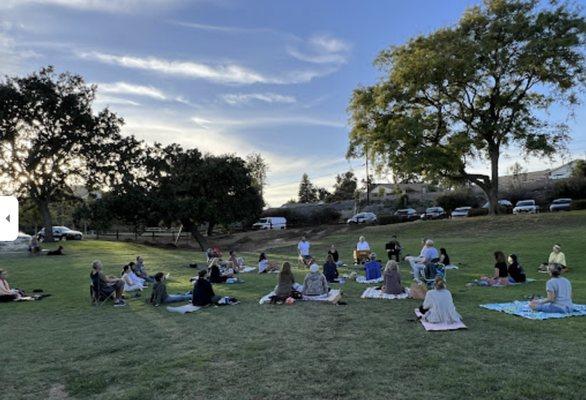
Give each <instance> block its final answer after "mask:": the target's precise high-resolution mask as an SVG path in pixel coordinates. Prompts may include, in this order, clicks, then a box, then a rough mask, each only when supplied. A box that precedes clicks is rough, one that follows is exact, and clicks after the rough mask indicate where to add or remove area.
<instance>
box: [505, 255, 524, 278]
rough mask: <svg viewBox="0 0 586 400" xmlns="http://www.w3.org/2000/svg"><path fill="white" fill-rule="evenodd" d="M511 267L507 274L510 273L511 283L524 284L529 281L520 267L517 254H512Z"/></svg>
mask: <svg viewBox="0 0 586 400" xmlns="http://www.w3.org/2000/svg"><path fill="white" fill-rule="evenodd" d="M508 262H509V266H508V267H507V272H508V273H509V283H524V282H526V281H527V276H526V275H525V271H524V270H523V267H521V265H519V261H518V258H517V256H516V255H515V254H511V255H510V256H509V259H508Z"/></svg>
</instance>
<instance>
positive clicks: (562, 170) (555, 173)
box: [549, 160, 578, 180]
mask: <svg viewBox="0 0 586 400" xmlns="http://www.w3.org/2000/svg"><path fill="white" fill-rule="evenodd" d="M576 164H578V160H572V161H570V162H569V163H566V164H564V165H562V166H561V167H557V168H555V169H552V170H551V171H549V179H552V180H556V179H567V178H569V177H571V176H572V174H573V172H574V168H576Z"/></svg>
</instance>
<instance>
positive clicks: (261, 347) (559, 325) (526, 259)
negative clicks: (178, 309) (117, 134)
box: [0, 212, 586, 400]
mask: <svg viewBox="0 0 586 400" xmlns="http://www.w3.org/2000/svg"><path fill="white" fill-rule="evenodd" d="M392 233H398V234H399V238H400V240H401V242H402V243H403V245H404V247H406V251H407V252H410V253H413V254H414V253H417V252H418V250H419V243H420V240H421V238H422V237H423V236H426V237H432V238H434V239H435V240H436V243H437V245H438V246H440V247H446V248H447V249H448V250H449V251H450V255H451V258H452V260H453V261H455V262H458V263H460V265H461V269H460V270H459V271H457V272H452V271H450V273H449V275H448V283H449V287H450V289H451V291H452V293H453V295H454V299H455V302H456V306H457V308H458V311H459V312H460V314H462V316H463V318H464V321H465V323H466V324H467V325H468V328H469V329H468V330H467V331H457V332H446V333H427V332H425V331H424V330H423V328H422V327H421V326H420V324H419V323H416V322H411V321H409V319H411V318H412V317H413V315H412V312H413V309H414V308H415V307H416V306H417V305H418V304H419V303H418V302H417V301H415V300H403V301H382V300H362V299H360V294H361V292H362V290H363V289H364V288H365V287H364V286H362V285H358V284H356V283H349V284H347V285H346V287H345V301H347V302H348V305H347V306H332V305H329V304H314V303H297V304H295V305H293V306H269V305H265V306H260V305H258V299H259V298H260V297H261V296H262V295H264V294H265V293H267V292H268V291H269V290H270V289H271V288H272V287H273V286H274V284H275V281H276V276H275V275H264V276H259V275H256V274H245V275H243V278H244V279H245V280H246V283H245V284H242V285H232V286H217V287H216V288H217V289H216V290H217V292H218V293H219V294H222V295H231V296H234V297H237V298H238V299H240V300H241V302H242V303H241V304H240V305H238V306H234V307H220V308H217V307H216V308H207V309H204V310H202V311H199V312H197V313H194V314H190V315H185V316H183V315H177V314H172V313H168V312H167V311H166V310H165V309H164V308H153V307H151V306H148V305H147V304H145V302H144V300H136V301H131V302H130V306H129V307H126V308H114V307H111V306H109V305H107V306H103V307H100V308H93V307H90V305H89V295H88V281H89V278H88V273H89V264H90V262H91V261H92V260H93V259H96V258H99V259H101V260H102V261H103V262H104V264H105V265H106V272H107V273H111V274H118V273H119V269H120V266H121V265H122V264H123V263H125V262H128V261H130V260H131V259H133V258H134V257H135V256H136V255H138V254H141V255H143V256H144V258H145V260H146V264H147V267H148V268H149V270H150V271H151V272H156V271H159V270H161V271H165V272H170V273H171V275H172V281H171V282H170V285H169V286H170V292H173V291H183V290H186V289H188V288H189V286H190V285H189V283H188V278H189V277H190V276H192V275H193V274H194V272H193V270H191V269H189V268H186V267H184V265H186V264H187V263H188V262H190V261H193V260H198V261H201V260H202V259H201V256H200V254H199V253H195V252H193V251H191V252H190V251H184V250H161V249H155V248H149V247H143V246H138V245H134V244H131V243H116V242H101V241H84V242H80V243H70V242H68V243H66V250H67V252H68V253H69V255H67V256H65V257H55V258H51V257H28V256H25V255H19V256H7V255H2V256H1V258H0V268H5V269H8V271H9V274H10V277H9V281H10V282H11V283H12V285H13V286H16V287H21V288H24V289H27V290H32V289H35V288H43V289H45V291H46V292H49V293H52V294H53V297H50V298H47V299H45V300H43V301H39V302H28V303H11V304H0V341H1V347H0V348H1V350H0V377H1V378H0V379H1V386H0V397H1V398H2V399H3V400H10V399H40V398H49V399H59V398H75V399H139V398H140V399H183V398H189V399H206V400H210V399H424V398H429V399H431V398H433V399H456V398H461V399H582V398H584V390H585V389H586V384H585V383H584V371H586V357H585V356H586V339H585V337H586V336H585V335H584V331H585V330H586V318H569V319H565V320H557V321H556V320H548V321H541V322H539V321H530V320H524V319H521V318H517V317H514V316H509V315H505V314H500V313H495V312H489V311H486V310H482V309H480V308H479V307H478V305H479V304H481V303H486V302H501V301H512V300H515V299H521V298H523V297H525V296H528V295H530V294H532V293H543V291H544V286H545V280H546V277H545V276H544V275H542V274H538V273H537V272H536V267H537V265H538V264H539V263H540V262H541V261H543V260H544V259H545V258H546V257H547V255H548V254H549V251H550V248H551V245H552V244H553V243H554V242H560V243H561V244H562V245H563V248H564V251H565V253H566V257H567V258H568V263H569V264H570V265H571V267H572V268H573V270H572V272H571V274H570V275H568V277H569V278H570V279H571V280H572V282H573V286H574V300H575V302H576V303H586V261H584V249H586V239H585V238H586V212H573V213H567V214H555V215H545V214H543V215H538V216H518V217H513V216H505V217H499V218H496V219H490V218H475V219H469V220H462V221H438V222H422V223H414V224H403V225H389V226H375V227H368V228H357V229H355V230H352V231H351V233H346V234H344V235H339V236H331V237H328V238H327V241H326V240H323V241H319V242H318V241H314V242H313V253H314V254H324V253H325V251H326V249H327V247H328V246H329V244H330V243H336V244H337V245H338V248H339V249H340V250H341V255H342V257H343V258H345V259H346V260H349V258H350V254H351V248H352V246H353V245H354V243H355V242H356V239H357V237H358V236H359V235H360V234H364V235H366V237H367V240H368V241H369V242H370V243H371V245H374V248H375V249H376V250H378V252H379V254H381V255H382V252H383V250H382V247H383V243H384V242H385V240H386V239H387V238H388V236H389V235H390V234H392ZM499 249H500V250H503V251H505V252H507V253H510V252H515V253H517V254H518V255H519V257H520V260H521V263H522V265H524V267H525V269H526V270H527V272H528V275H529V276H530V277H533V278H536V279H537V282H535V283H531V284H528V285H526V286H522V287H509V288H501V289H495V288H478V287H472V288H468V287H465V283H466V282H468V281H470V280H472V279H474V278H475V277H477V276H478V275H480V274H482V273H491V272H492V265H493V262H492V252H493V251H495V250H499ZM269 254H270V255H271V256H272V258H273V259H275V260H278V261H283V260H285V259H294V257H293V254H294V248H293V246H287V247H280V248H272V249H269ZM245 256H246V257H247V258H248V259H249V260H250V261H255V260H254V257H255V255H253V254H245ZM402 271H403V276H404V279H405V280H408V278H407V267H406V266H403V268H402ZM295 273H296V278H297V280H302V278H303V275H304V273H305V272H304V271H303V272H302V271H299V270H297V271H295Z"/></svg>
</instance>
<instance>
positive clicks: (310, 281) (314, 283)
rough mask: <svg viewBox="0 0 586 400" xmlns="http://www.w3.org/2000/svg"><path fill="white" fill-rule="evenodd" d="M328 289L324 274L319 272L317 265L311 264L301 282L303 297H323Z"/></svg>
mask: <svg viewBox="0 0 586 400" xmlns="http://www.w3.org/2000/svg"><path fill="white" fill-rule="evenodd" d="M329 291H330V288H329V286H328V281H327V279H326V277H325V276H324V274H322V273H321V272H319V266H318V265H317V264H315V263H314V264H311V266H310V267H309V273H308V274H307V275H305V279H304V280H303V295H304V296H312V297H313V296H323V295H326V294H328V292H329Z"/></svg>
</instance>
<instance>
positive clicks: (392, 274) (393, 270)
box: [381, 260, 405, 295]
mask: <svg viewBox="0 0 586 400" xmlns="http://www.w3.org/2000/svg"><path fill="white" fill-rule="evenodd" d="M383 279H384V283H383V285H382V287H381V290H382V291H383V292H384V293H386V294H395V295H397V294H403V293H405V288H404V287H403V285H401V273H400V272H399V263H397V262H396V261H395V260H391V261H389V262H387V265H386V266H385V272H384V273H383Z"/></svg>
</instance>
